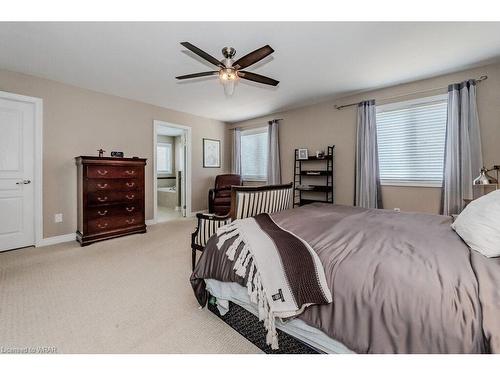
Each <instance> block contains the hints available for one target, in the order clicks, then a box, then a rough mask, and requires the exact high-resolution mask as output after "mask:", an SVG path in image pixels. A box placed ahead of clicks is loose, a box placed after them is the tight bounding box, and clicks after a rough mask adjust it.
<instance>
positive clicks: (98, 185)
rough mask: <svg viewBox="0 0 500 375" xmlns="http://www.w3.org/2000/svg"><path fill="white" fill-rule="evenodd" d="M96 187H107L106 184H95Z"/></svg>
mask: <svg viewBox="0 0 500 375" xmlns="http://www.w3.org/2000/svg"><path fill="white" fill-rule="evenodd" d="M97 187H98V188H99V189H106V188H107V187H108V184H97Z"/></svg>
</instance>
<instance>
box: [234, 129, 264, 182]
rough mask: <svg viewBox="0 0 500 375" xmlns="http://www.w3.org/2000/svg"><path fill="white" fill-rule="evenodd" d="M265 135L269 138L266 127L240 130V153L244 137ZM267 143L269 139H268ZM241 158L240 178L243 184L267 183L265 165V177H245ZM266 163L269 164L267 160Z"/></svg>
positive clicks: (241, 156)
mask: <svg viewBox="0 0 500 375" xmlns="http://www.w3.org/2000/svg"><path fill="white" fill-rule="evenodd" d="M264 133H266V134H267V136H268V137H269V131H268V128H267V126H260V127H257V128H251V129H246V130H241V133H240V138H241V139H240V152H241V151H242V148H243V145H242V143H243V142H242V139H243V137H244V136H245V135H254V134H264ZM268 142H269V139H268ZM240 158H241V178H242V180H243V181H244V182H267V165H266V173H265V175H266V176H265V177H262V178H258V177H255V176H245V175H244V174H243V155H240ZM267 163H269V160H267Z"/></svg>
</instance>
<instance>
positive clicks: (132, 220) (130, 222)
mask: <svg viewBox="0 0 500 375" xmlns="http://www.w3.org/2000/svg"><path fill="white" fill-rule="evenodd" d="M125 221H126V222H127V224H132V223H133V222H134V221H135V219H125Z"/></svg>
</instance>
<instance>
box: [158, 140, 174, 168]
mask: <svg viewBox="0 0 500 375" xmlns="http://www.w3.org/2000/svg"><path fill="white" fill-rule="evenodd" d="M156 170H157V172H159V173H166V174H171V173H172V144H170V143H158V144H157V146H156Z"/></svg>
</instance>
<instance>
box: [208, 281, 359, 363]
mask: <svg viewBox="0 0 500 375" xmlns="http://www.w3.org/2000/svg"><path fill="white" fill-rule="evenodd" d="M205 283H206V288H207V291H208V292H210V294H211V295H213V296H214V297H216V298H217V309H218V310H219V312H220V313H221V315H224V314H225V313H227V311H228V309H229V301H231V302H233V303H235V304H237V305H239V306H241V307H243V308H244V309H245V310H247V311H249V312H250V313H252V314H253V315H255V316H257V306H256V305H255V304H254V303H252V302H251V301H250V298H249V296H248V293H247V289H246V288H245V287H243V286H241V285H239V284H238V283H235V282H222V281H218V280H214V279H205ZM276 328H278V329H280V330H281V331H283V332H285V333H287V334H289V335H291V336H293V337H295V338H297V339H299V340H301V341H302V342H305V343H306V344H308V345H310V346H312V347H313V348H315V349H317V350H319V351H322V352H324V353H329V354H353V353H354V352H352V351H351V350H349V349H348V348H347V347H346V346H345V345H343V344H342V343H340V342H338V341H336V340H334V339H332V338H331V337H329V336H327V335H326V334H325V333H324V332H323V331H321V330H319V329H317V328H314V327H311V326H310V325H308V324H307V323H305V322H303V321H302V320H300V319H291V320H287V321H281V320H279V319H278V320H277V322H276Z"/></svg>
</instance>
